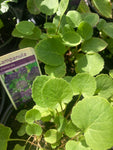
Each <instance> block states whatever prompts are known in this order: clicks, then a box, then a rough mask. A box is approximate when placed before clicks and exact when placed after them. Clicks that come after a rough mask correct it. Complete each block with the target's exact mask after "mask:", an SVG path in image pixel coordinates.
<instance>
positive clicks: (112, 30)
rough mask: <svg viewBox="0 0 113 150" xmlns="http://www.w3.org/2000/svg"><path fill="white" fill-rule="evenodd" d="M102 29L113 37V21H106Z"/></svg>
mask: <svg viewBox="0 0 113 150" xmlns="http://www.w3.org/2000/svg"><path fill="white" fill-rule="evenodd" d="M102 31H103V32H104V33H105V34H106V35H108V36H109V37H111V38H113V23H112V22H110V23H105V24H104V26H103V28H102Z"/></svg>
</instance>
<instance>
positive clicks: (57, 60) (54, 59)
mask: <svg viewBox="0 0 113 150" xmlns="http://www.w3.org/2000/svg"><path fill="white" fill-rule="evenodd" d="M35 50H36V54H37V57H38V58H39V60H40V61H42V62H44V63H45V64H47V65H52V66H59V65H62V64H63V63H64V57H63V55H64V53H65V51H66V49H65V46H64V44H63V43H62V41H61V39H60V38H49V39H45V40H42V41H40V42H39V43H38V44H37V46H36V47H35Z"/></svg>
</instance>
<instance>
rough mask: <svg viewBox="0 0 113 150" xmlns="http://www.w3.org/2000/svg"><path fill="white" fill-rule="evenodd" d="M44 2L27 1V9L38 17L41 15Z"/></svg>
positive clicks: (39, 0)
mask: <svg viewBox="0 0 113 150" xmlns="http://www.w3.org/2000/svg"><path fill="white" fill-rule="evenodd" d="M41 1H42V0H38V1H37V0H27V8H28V10H29V12H30V13H31V14H34V15H37V14H39V13H40V7H39V6H40V3H41Z"/></svg>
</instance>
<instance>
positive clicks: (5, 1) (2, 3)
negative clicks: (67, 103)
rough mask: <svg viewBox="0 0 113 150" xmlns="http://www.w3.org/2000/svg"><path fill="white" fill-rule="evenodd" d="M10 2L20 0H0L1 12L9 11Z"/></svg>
mask: <svg viewBox="0 0 113 150" xmlns="http://www.w3.org/2000/svg"><path fill="white" fill-rule="evenodd" d="M9 2H15V3H17V2H18V0H1V1H0V14H2V13H5V12H7V11H8V9H9V5H8V3H9Z"/></svg>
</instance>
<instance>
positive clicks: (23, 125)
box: [17, 123, 27, 136]
mask: <svg viewBox="0 0 113 150" xmlns="http://www.w3.org/2000/svg"><path fill="white" fill-rule="evenodd" d="M26 126H27V124H26V123H24V124H22V125H21V127H20V129H19V130H18V132H17V135H18V136H23V135H24V134H25V133H26Z"/></svg>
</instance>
